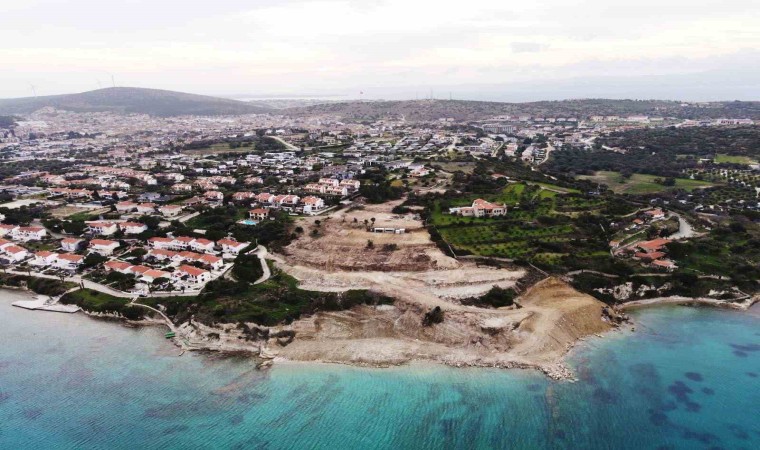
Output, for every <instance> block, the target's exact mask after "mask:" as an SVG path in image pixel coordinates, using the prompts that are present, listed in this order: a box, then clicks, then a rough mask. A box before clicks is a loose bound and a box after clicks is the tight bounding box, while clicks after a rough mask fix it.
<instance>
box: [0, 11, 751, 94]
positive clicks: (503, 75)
mask: <svg viewBox="0 0 760 450" xmlns="http://www.w3.org/2000/svg"><path fill="white" fill-rule="evenodd" d="M653 11H656V13H653ZM757 23H760V5H759V4H757V2H748V1H746V0H700V1H699V2H689V1H686V0H670V1H668V2H662V1H661V0H639V1H638V2H636V3H620V4H610V3H609V2H607V1H604V0H579V1H577V2H565V1H562V0H543V1H541V2H530V3H529V2H523V3H518V4H515V3H510V4H505V3H504V2H503V1H497V0H472V1H470V2H468V3H467V4H466V5H463V4H462V3H461V2H459V1H453V0H381V1H374V2H355V1H348V0H284V1H283V0H255V1H250V0H215V1H213V2H200V1H177V0H163V1H160V2H157V1H155V0H125V1H124V2H118V4H114V5H109V7H108V8H105V7H103V4H102V2H96V1H95V0H70V1H67V2H60V1H55V0H26V1H24V2H12V3H11V4H10V5H8V7H7V8H5V7H4V10H3V14H2V15H0V39H1V40H2V41H3V42H4V43H5V45H3V46H2V47H0V62H2V65H3V68H4V69H6V70H3V71H0V97H4V96H20V95H27V94H28V84H29V83H30V82H34V83H35V84H37V85H38V86H39V89H40V91H42V92H44V93H47V94H52V93H61V92H70V91H77V90H87V89H92V88H93V87H96V85H95V81H94V80H95V79H96V78H97V77H99V76H101V75H98V74H107V73H115V74H116V75H117V78H118V79H121V80H122V82H121V83H122V84H127V83H129V84H133V85H140V86H155V87H163V88H169V89H177V90H192V91H197V92H201V93H217V94H218V93H224V92H225V91H227V92H246V91H250V90H256V92H252V93H258V94H261V93H264V92H267V91H269V92H274V91H278V92H279V91H283V90H289V91H299V90H300V91H310V90H314V89H317V88H327V89H336V88H338V89H342V88H346V87H351V89H353V87H357V86H358V87H361V86H394V85H409V84H415V83H418V84H429V83H438V84H449V85H455V84H468V83H470V84H472V83H480V84H482V83H486V84H488V83H504V82H508V83H510V82H514V83H517V82H521V81H525V80H535V79H555V80H562V79H569V78H578V77H596V76H599V75H603V76H629V75H630V76H648V75H670V74H678V73H682V74H688V73H693V72H695V71H710V70H717V69H721V68H725V67H724V66H722V64H724V62H723V61H725V59H726V58H727V57H729V56H730V55H733V54H735V53H737V52H739V51H742V49H744V48H747V49H752V48H760V27H757V25H756V24H757ZM29 30H34V32H30V31H29ZM19 36H23V39H19ZM743 67H744V66H741V65H739V66H735V69H733V70H735V71H736V72H741V73H744V72H746V71H748V70H749V69H746V68H743ZM750 76H751V75H750ZM708 88H709V87H708ZM710 89H712V88H710Z"/></svg>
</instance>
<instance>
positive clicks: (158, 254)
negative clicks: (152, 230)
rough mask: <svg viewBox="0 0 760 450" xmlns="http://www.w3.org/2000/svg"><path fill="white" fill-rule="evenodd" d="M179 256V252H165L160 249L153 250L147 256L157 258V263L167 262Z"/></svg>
mask: <svg viewBox="0 0 760 450" xmlns="http://www.w3.org/2000/svg"><path fill="white" fill-rule="evenodd" d="M176 254H177V252H175V251H172V250H163V249H160V248H152V249H150V251H149V252H148V255H147V256H151V257H153V258H155V259H156V260H157V261H166V260H167V259H172V258H174V256H175V255H176Z"/></svg>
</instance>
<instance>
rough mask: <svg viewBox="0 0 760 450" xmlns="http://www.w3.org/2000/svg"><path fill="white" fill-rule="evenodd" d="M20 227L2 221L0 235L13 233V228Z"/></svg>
mask: <svg viewBox="0 0 760 450" xmlns="http://www.w3.org/2000/svg"><path fill="white" fill-rule="evenodd" d="M16 228H18V226H17V225H8V224H5V223H0V236H5V235H7V234H11V233H13V230H15V229H16Z"/></svg>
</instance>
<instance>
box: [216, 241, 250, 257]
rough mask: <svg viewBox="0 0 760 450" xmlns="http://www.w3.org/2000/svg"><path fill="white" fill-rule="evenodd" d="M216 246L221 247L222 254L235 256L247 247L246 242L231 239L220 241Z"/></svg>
mask: <svg viewBox="0 0 760 450" xmlns="http://www.w3.org/2000/svg"><path fill="white" fill-rule="evenodd" d="M217 244H218V245H219V246H221V247H222V253H229V254H231V255H237V254H239V253H240V252H242V251H243V249H245V248H246V247H247V246H248V244H249V243H248V242H238V241H236V240H233V239H221V240H219V241H217Z"/></svg>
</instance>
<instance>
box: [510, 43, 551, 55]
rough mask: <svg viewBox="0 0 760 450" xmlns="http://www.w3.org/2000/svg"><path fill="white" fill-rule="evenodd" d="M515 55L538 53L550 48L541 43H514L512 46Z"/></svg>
mask: <svg viewBox="0 0 760 450" xmlns="http://www.w3.org/2000/svg"><path fill="white" fill-rule="evenodd" d="M510 47H511V48H512V51H513V52H515V53H536V52H540V51H541V50H543V49H545V48H547V47H548V45H546V44H542V43H540V42H513V43H511V44H510Z"/></svg>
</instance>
